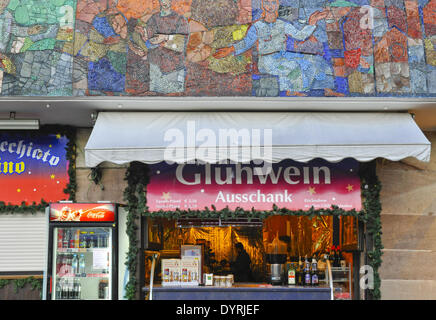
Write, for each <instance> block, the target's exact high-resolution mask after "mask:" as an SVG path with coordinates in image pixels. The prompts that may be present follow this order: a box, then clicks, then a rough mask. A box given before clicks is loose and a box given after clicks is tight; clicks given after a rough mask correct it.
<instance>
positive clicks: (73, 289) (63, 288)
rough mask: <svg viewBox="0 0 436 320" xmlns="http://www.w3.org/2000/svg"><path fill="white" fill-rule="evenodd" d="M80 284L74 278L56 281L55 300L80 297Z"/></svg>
mask: <svg viewBox="0 0 436 320" xmlns="http://www.w3.org/2000/svg"><path fill="white" fill-rule="evenodd" d="M81 293H82V285H81V283H80V281H79V280H76V279H62V280H61V281H58V282H57V283H56V292H55V297H56V300H78V299H80V298H81Z"/></svg>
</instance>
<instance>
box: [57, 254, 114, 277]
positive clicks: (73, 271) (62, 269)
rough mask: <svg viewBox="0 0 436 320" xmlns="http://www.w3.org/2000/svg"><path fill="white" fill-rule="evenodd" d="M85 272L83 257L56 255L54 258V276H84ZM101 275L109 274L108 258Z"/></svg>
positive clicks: (82, 255) (81, 255) (77, 255)
mask: <svg viewBox="0 0 436 320" xmlns="http://www.w3.org/2000/svg"><path fill="white" fill-rule="evenodd" d="M86 271H90V270H87V267H86V261H85V255H84V254H83V253H81V254H80V255H79V254H75V253H74V254H58V255H57V257H56V274H57V275H58V276H63V277H78V276H85V275H86ZM101 273H109V258H108V260H107V263H106V266H105V268H103V269H102V270H101Z"/></svg>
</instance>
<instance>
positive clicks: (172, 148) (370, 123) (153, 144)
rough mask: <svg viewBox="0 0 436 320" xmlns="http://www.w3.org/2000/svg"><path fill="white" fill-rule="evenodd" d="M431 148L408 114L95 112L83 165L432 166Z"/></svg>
mask: <svg viewBox="0 0 436 320" xmlns="http://www.w3.org/2000/svg"><path fill="white" fill-rule="evenodd" d="M430 148H431V145H430V142H429V141H428V140H427V138H426V137H425V136H424V134H423V133H422V132H421V130H420V129H419V127H418V126H417V125H416V123H415V121H414V120H413V118H412V116H411V115H410V114H408V113H389V112H386V113H364V112H358V113H353V112H100V113H99V115H98V118H97V121H96V123H95V126H94V129H93V130H92V133H91V136H90V138H89V140H88V143H87V145H86V147H85V161H86V165H87V166H88V167H95V166H97V165H98V164H99V163H101V162H103V161H109V162H112V163H116V164H125V163H129V162H132V161H140V162H144V163H157V162H161V161H164V160H172V161H174V162H178V163H183V162H186V161H192V160H195V159H196V160H201V161H204V162H210V163H216V162H218V161H222V160H226V159H230V160H233V161H237V162H246V161H250V160H258V159H266V160H268V159H269V160H270V161H271V162H274V163H275V162H280V161H281V160H283V159H292V160H294V161H299V162H307V161H310V160H312V159H314V158H323V159H325V160H327V161H329V162H338V161H341V160H342V159H344V158H354V159H356V160H358V161H362V162H366V161H370V160H373V159H375V158H386V159H389V160H392V161H398V160H401V159H404V158H406V157H415V158H417V159H418V160H421V161H429V160H430Z"/></svg>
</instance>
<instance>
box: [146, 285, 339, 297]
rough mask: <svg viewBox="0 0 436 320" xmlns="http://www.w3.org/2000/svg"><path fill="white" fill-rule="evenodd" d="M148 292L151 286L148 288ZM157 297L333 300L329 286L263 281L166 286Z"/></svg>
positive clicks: (155, 290)
mask: <svg viewBox="0 0 436 320" xmlns="http://www.w3.org/2000/svg"><path fill="white" fill-rule="evenodd" d="M143 290H144V291H145V294H146V295H147V294H148V293H149V290H150V288H149V287H148V286H146V287H144V288H143ZM152 298H153V300H330V299H331V291H330V288H329V287H327V286H318V287H300V286H292V287H288V286H272V285H269V284H260V283H235V284H234V285H233V286H232V287H215V286H162V285H155V286H153V289H152Z"/></svg>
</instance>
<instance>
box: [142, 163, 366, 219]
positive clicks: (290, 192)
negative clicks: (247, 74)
mask: <svg viewBox="0 0 436 320" xmlns="http://www.w3.org/2000/svg"><path fill="white" fill-rule="evenodd" d="M150 167H151V179H150V183H149V184H148V186H147V206H148V208H149V210H150V211H159V210H165V211H171V210H176V209H177V208H178V209H180V210H188V209H191V210H203V209H204V208H205V207H209V208H211V205H214V206H215V207H216V209H217V210H220V209H224V208H225V207H228V208H229V209H236V208H237V207H239V208H242V209H245V210H251V209H252V208H254V209H256V210H271V209H272V207H273V205H274V204H275V205H277V206H278V207H279V208H288V209H291V210H305V209H309V208H311V207H312V206H313V207H314V208H315V209H322V208H330V207H331V206H332V205H336V206H338V207H340V208H342V209H344V210H351V209H356V210H360V209H361V198H360V178H359V174H358V169H359V163H358V162H357V161H355V160H353V159H345V160H343V161H341V162H339V163H329V162H326V161H324V160H320V159H317V160H313V161H310V162H308V163H298V162H295V161H292V160H284V161H282V162H280V163H275V164H272V166H271V168H270V170H269V171H265V174H263V175H259V174H258V170H256V167H257V168H260V167H259V166H256V165H254V164H203V165H196V164H172V165H169V164H167V163H165V162H161V163H159V164H155V165H151V166H150Z"/></svg>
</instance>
